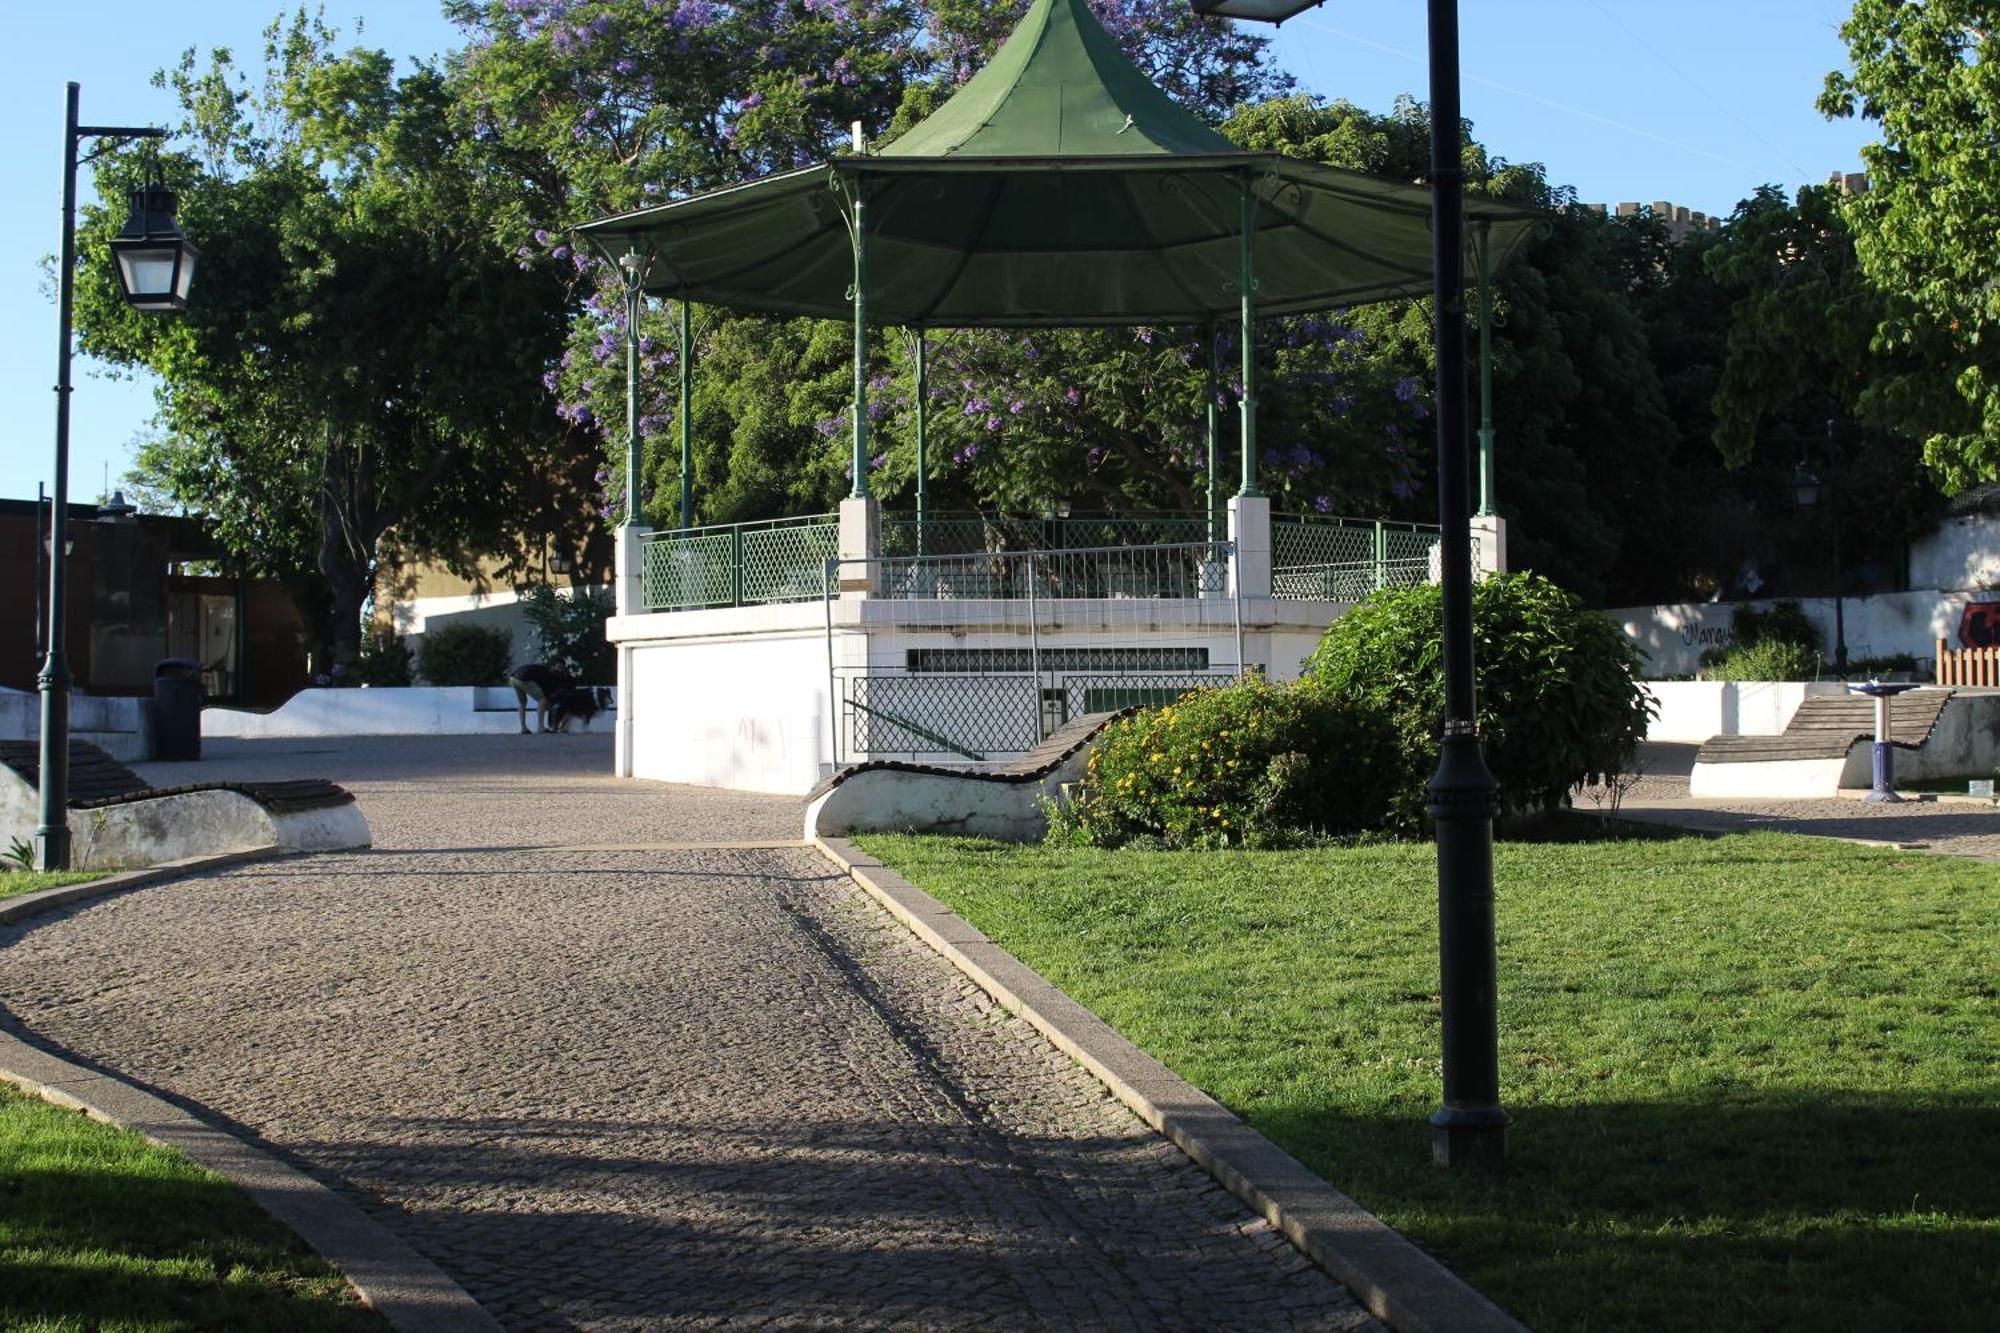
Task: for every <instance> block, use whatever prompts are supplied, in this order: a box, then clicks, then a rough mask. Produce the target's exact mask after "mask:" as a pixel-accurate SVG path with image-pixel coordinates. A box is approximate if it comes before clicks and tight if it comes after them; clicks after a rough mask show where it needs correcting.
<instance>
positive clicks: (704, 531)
mask: <svg viewBox="0 0 2000 1333" xmlns="http://www.w3.org/2000/svg"><path fill="white" fill-rule="evenodd" d="M839 547H840V523H839V520H838V518H837V517H836V516H835V515H832V514H814V515H811V516H809V517H805V518H782V519H771V520H768V521H766V522H762V523H727V524H718V525H715V526H711V527H705V528H682V529H678V530H675V531H671V532H655V533H649V534H647V535H646V537H645V538H644V540H643V544H642V545H641V547H640V553H641V554H640V558H641V570H642V580H643V586H644V597H645V604H646V609H647V610H648V611H682V610H690V609H693V608H696V607H705V606H758V605H763V604H765V603H769V602H810V601H816V600H817V599H818V598H820V597H821V596H822V595H823V594H824V592H825V582H824V579H825V570H826V562H827V561H829V560H831V559H833V558H834V556H835V555H836V554H837V553H838V551H839Z"/></svg>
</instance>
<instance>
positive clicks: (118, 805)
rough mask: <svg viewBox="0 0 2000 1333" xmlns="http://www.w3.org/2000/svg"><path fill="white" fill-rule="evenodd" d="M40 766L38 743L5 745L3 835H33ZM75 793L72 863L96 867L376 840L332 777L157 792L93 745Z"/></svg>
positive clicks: (80, 754)
mask: <svg viewBox="0 0 2000 1333" xmlns="http://www.w3.org/2000/svg"><path fill="white" fill-rule="evenodd" d="M40 763H41V753H40V750H39V747H37V746H36V745H35V743H34V742H32V741H0V769H4V774H5V775H4V776H0V838H5V839H15V840H19V841H22V842H26V841H28V840H29V839H31V838H32V837H33V836H34V830H35V825H36V824H37V823H38V822H39V821H40V784H41V768H40ZM68 796H69V829H70V839H71V843H72V857H73V859H74V862H75V864H76V865H78V866H87V867H89V868H91V869H93V870H95V869H103V868H108V867H114V866H118V867H130V866H149V865H157V864H159V863H160V862H163V861H178V860H181V859H183V858H186V857H190V856H212V855H214V854H216V853H219V852H235V851H249V850H251V849H253V848H260V847H276V848H279V849H281V850H284V851H291V852H324V851H339V850H344V849H347V848H354V847H366V846H367V845H368V843H369V839H370V835H369V831H368V821H367V820H366V819H365V818H363V817H362V814H361V807H360V806H358V805H356V804H355V803H354V795H353V793H352V792H350V791H348V790H347V789H346V788H344V787H340V786H337V785H335V784H334V783H331V782H328V781H326V780H325V779H323V778H306V779H299V780H295V781H286V782H193V783H184V784H181V785H179V786H173V787H155V786H153V785H152V784H150V783H148V782H147V781H146V780H145V779H144V778H142V777H140V776H139V775H138V774H137V773H134V772H133V771H132V770H131V769H129V768H127V767H125V766H124V765H123V764H121V763H119V762H118V761H117V760H115V759H113V758H112V757H111V756H110V755H108V754H106V753H105V752H104V751H102V750H100V749H98V748H97V747H96V746H95V745H91V744H89V743H87V742H84V741H74V740H73V741H71V742H70V747H69V792H68Z"/></svg>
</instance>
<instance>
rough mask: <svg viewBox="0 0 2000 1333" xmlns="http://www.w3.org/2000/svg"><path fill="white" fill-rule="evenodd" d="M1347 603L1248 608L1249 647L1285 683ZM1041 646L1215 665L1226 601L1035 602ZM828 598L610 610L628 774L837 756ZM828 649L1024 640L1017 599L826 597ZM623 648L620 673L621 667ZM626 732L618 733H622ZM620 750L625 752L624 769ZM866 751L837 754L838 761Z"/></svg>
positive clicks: (791, 789) (1224, 662) (885, 656)
mask: <svg viewBox="0 0 2000 1333" xmlns="http://www.w3.org/2000/svg"><path fill="white" fill-rule="evenodd" d="M1345 606H1346V604H1345V603H1331V602H1325V603H1321V602H1277V601H1272V600H1271V599H1268V598H1261V599H1256V600H1254V601H1251V602H1246V603H1245V606H1244V617H1243V619H1244V644H1245V655H1246V656H1247V657H1248V659H1249V660H1250V662H1252V663H1253V664H1259V665H1263V666H1266V667H1267V668H1268V669H1270V670H1271V671H1272V673H1273V674H1274V675H1275V676H1277V677H1278V678H1281V679H1287V678H1290V677H1293V676H1296V675H1297V672H1298V664H1299V662H1300V661H1301V660H1302V659H1303V658H1304V656H1305V654H1306V653H1308V652H1309V651H1311V649H1312V647H1313V645H1314V644H1316V643H1317V642H1318V640H1319V635H1320V633H1321V631H1322V630H1323V629H1324V628H1325V625H1326V623H1327V622H1328V621H1329V620H1331V619H1332V618H1333V617H1334V616H1337V615H1338V614H1340V612H1341V611H1343V610H1344V609H1345ZM1037 612H1038V615H1039V617H1040V620H1041V629H1040V635H1039V639H1040V643H1041V644H1042V646H1043V647H1044V648H1048V649H1054V648H1062V647H1107V646H1119V647H1202V648H1206V649H1208V651H1209V660H1210V662H1211V663H1212V664H1213V665H1214V666H1217V667H1227V666H1233V665H1235V662H1236V618H1235V609H1234V606H1233V604H1232V603H1231V602H1230V601H1229V600H1228V599H1207V600H1188V601H1184V602H1170V603H1152V602H1147V601H1145V600H1143V599H1133V600H1130V601H1125V600H1119V599H1106V600H1102V601H1086V600H1072V601H1051V602H1045V603H1041V604H1039V605H1038V607H1037ZM827 619H828V608H827V607H826V606H825V605H824V604H823V603H816V602H815V603H794V604H789V605H778V606H761V607H734V608H713V609H709V610H699V611H674V612H657V613H645V614H637V615H629V616H617V617H614V618H613V619H612V620H611V622H610V624H609V625H608V626H607V627H606V634H607V636H608V637H609V638H610V639H611V641H612V642H614V643H617V644H619V645H620V646H621V649H622V650H623V651H622V652H621V667H622V669H625V670H627V671H629V677H628V679H626V680H623V681H621V682H620V683H621V686H622V687H624V688H623V690H622V693H621V697H622V698H625V699H629V700H630V701H631V702H630V707H629V709H628V710H627V712H626V713H625V715H624V716H623V718H622V725H625V726H629V727H630V733H629V734H630V740H629V759H630V768H629V775H630V776H632V777H640V778H652V779H655V780H658V781H665V782H687V783H695V784H699V785H703V786H719V787H730V788H735V789H738V790H744V791H764V792H778V793H789V794H803V793H805V792H808V791H810V790H811V789H812V788H813V787H814V786H816V785H817V784H818V782H819V781H820V779H821V778H822V777H823V776H824V774H825V771H826V770H827V768H828V767H829V766H830V765H831V764H832V762H833V760H834V752H833V740H832V737H831V735H830V720H829V703H828V686H827V667H828V661H827ZM832 620H833V629H834V634H833V657H834V663H835V665H836V667H837V668H838V669H839V670H840V672H841V673H842V674H843V675H847V674H851V673H853V672H855V671H858V670H865V669H867V668H870V667H874V668H894V669H901V668H903V667H904V665H905V664H906V661H907V653H908V651H909V650H910V649H911V648H920V647H932V648H935V647H952V648H965V649H979V648H988V647H1012V648H1020V647H1024V646H1026V645H1027V643H1028V642H1029V638H1028V626H1027V623H1026V606H1025V604H1024V603H1021V602H994V601H971V600H969V601H965V602H949V603H940V602H920V601H899V600H896V599H891V598H865V599H864V598H848V599H844V600H842V601H840V602H838V603H836V604H835V605H834V607H833V608H832ZM628 657H629V662H630V665H629V667H628V668H626V667H623V666H622V664H623V662H624V661H625V659H626V658H628ZM623 734H624V733H622V732H621V736H622V735H623ZM626 754H627V752H626V751H625V750H621V753H620V756H619V764H620V772H621V773H624V772H627V771H628V770H627V769H626V767H625V761H626ZM868 757H869V756H867V755H851V754H842V755H841V756H840V758H841V760H842V761H843V762H854V761H857V760H862V759H866V758H868Z"/></svg>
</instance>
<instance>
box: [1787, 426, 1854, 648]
mask: <svg viewBox="0 0 2000 1333" xmlns="http://www.w3.org/2000/svg"><path fill="white" fill-rule="evenodd" d="M1826 444H1827V462H1829V463H1831V462H1832V461H1833V422H1832V421H1828V422H1827V423H1826ZM1825 489H1826V487H1825V486H1824V485H1822V484H1821V482H1820V479H1819V478H1818V477H1817V476H1815V475H1813V474H1812V473H1811V472H1809V471H1807V470H1806V465H1805V464H1804V463H1800V464H1799V465H1798V466H1797V467H1796V468H1794V469H1793V470H1792V499H1793V500H1794V501H1796V502H1797V504H1798V506H1799V508H1801V509H1811V508H1813V507H1815V506H1816V505H1818V504H1819V497H1820V493H1821V492H1822V491H1824V490H1825ZM1828 526H1829V527H1830V528H1831V530H1832V539H1831V540H1832V545H1833V671H1834V674H1835V675H1837V676H1840V677H1842V678H1843V679H1845V678H1846V676H1847V566H1846V563H1845V562H1844V561H1842V559H1841V557H1840V515H1839V514H1838V513H1835V514H1834V515H1833V516H1832V517H1831V518H1830V519H1829V520H1828Z"/></svg>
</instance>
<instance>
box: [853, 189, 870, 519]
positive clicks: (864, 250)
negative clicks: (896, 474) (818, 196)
mask: <svg viewBox="0 0 2000 1333" xmlns="http://www.w3.org/2000/svg"><path fill="white" fill-rule="evenodd" d="M862 209H863V205H862V202H861V182H860V181H859V180H857V181H855V183H854V489H853V491H852V492H851V494H852V495H853V497H854V498H855V499H857V500H865V499H867V498H868V228H867V225H866V223H865V222H864V221H863V216H862Z"/></svg>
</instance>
